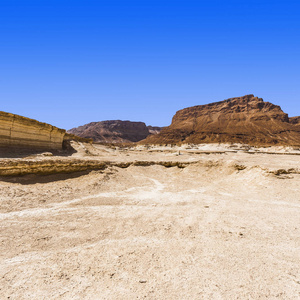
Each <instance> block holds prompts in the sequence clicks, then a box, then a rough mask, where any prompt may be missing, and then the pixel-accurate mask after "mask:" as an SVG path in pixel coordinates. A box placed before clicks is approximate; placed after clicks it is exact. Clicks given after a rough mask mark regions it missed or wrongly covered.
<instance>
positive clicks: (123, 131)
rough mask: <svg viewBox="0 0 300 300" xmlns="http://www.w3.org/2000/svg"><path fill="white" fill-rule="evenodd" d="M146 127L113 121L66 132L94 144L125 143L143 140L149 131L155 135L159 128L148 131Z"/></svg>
mask: <svg viewBox="0 0 300 300" xmlns="http://www.w3.org/2000/svg"><path fill="white" fill-rule="evenodd" d="M148 127H149V126H148ZM148 127H147V126H146V124H145V123H143V122H131V121H120V120H113V121H102V122H92V123H89V124H86V125H83V126H79V127H77V128H73V129H70V130H69V131H68V132H69V133H72V134H75V135H77V136H80V137H83V138H91V139H93V140H94V141H95V142H104V143H127V142H138V141H140V140H143V139H145V138H146V137H147V136H149V134H150V133H151V132H150V131H152V132H153V133H155V132H157V131H158V130H159V127H153V128H152V127H151V128H150V130H149V128H148Z"/></svg>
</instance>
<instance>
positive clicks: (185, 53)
mask: <svg viewBox="0 0 300 300" xmlns="http://www.w3.org/2000/svg"><path fill="white" fill-rule="evenodd" d="M245 94H254V95H255V96H258V97H261V98H263V99H264V100H265V101H270V102H272V103H274V104H277V105H280V106H281V107H282V109H283V110H284V111H285V112H287V113H288V114H289V115H290V116H296V115H300V1H299V0H285V1H277V0H222V1H220V0H219V1H217V0H122V1H120V0H119V1H118V0H80V1H78V0H0V101H1V102H0V103H1V106H0V110H2V111H7V112H12V113H16V114H20V115H24V116H27V117H30V118H34V119H37V120H39V121H43V122H47V123H50V124H52V125H55V126H58V127H61V128H65V129H70V128H72V127H76V126H79V125H83V124H85V123H89V122H92V121H102V120H111V119H120V120H131V121H143V122H145V123H146V124H147V125H158V126H165V125H169V124H170V122H171V118H172V116H173V115H174V114H175V112H176V111H177V110H179V109H182V108H185V107H188V106H193V105H199V104H206V103H209V102H214V101H221V100H224V99H227V98H230V97H236V96H242V95H245Z"/></svg>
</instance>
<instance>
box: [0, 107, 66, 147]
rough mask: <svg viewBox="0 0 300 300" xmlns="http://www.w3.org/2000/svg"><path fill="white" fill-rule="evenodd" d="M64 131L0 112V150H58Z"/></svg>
mask: <svg viewBox="0 0 300 300" xmlns="http://www.w3.org/2000/svg"><path fill="white" fill-rule="evenodd" d="M65 132H66V131H65V130H64V129H59V128H57V127H54V126H52V125H49V124H46V123H42V122H39V121H36V120H33V119H29V118H26V117H22V116H19V115H15V114H11V113H7V112H2V111H1V112H0V149H1V150H7V149H30V150H60V149H62V144H63V139H64V135H65Z"/></svg>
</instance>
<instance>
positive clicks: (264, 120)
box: [143, 95, 300, 145]
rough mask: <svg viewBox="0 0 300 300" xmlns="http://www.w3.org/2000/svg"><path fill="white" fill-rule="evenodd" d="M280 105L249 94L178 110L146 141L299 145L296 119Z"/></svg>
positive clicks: (299, 137) (157, 142) (298, 129)
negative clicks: (290, 116)
mask: <svg viewBox="0 0 300 300" xmlns="http://www.w3.org/2000/svg"><path fill="white" fill-rule="evenodd" d="M291 119H293V120H292V121H290V119H289V117H288V115H287V114H286V113H284V112H283V111H282V110H281V108H280V106H277V105H274V104H272V103H270V102H264V101H263V99H261V98H258V97H254V96H253V95H246V96H243V97H237V98H230V99H227V100H224V101H220V102H215V103H210V104H206V105H198V106H194V107H188V108H185V109H182V110H179V111H178V112H177V113H176V114H175V115H174V117H173V120H172V124H171V125H170V126H168V127H165V128H164V129H163V130H162V131H161V132H160V133H159V134H157V135H155V136H149V137H148V138H147V139H146V140H144V141H143V143H154V144H166V143H167V144H172V143H228V142H229V143H237V142H238V143H248V144H252V145H300V127H299V126H298V125H296V122H297V119H296V118H291Z"/></svg>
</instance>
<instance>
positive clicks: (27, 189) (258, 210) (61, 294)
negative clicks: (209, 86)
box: [0, 142, 300, 299]
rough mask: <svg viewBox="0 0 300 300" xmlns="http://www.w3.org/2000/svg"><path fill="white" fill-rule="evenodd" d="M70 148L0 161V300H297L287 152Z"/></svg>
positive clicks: (298, 181)
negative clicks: (63, 152) (69, 150)
mask: <svg viewBox="0 0 300 300" xmlns="http://www.w3.org/2000/svg"><path fill="white" fill-rule="evenodd" d="M73 147H74V149H75V150H76V151H74V153H73V154H72V155H57V156H51V154H47V153H46V154H44V155H30V156H24V157H19V158H14V157H11V158H2V159H0V173H1V174H2V176H1V178H0V179H1V180H0V199H1V202H0V205H1V206H0V298H1V299H300V268H299V265H300V150H299V149H296V148H291V147H269V148H251V147H246V146H243V145H229V144H203V145H192V146H191V145H182V146H180V147H179V146H176V147H167V146H164V147H163V146H135V147H127V148H126V147H125V148H124V147H123V148H119V147H108V146H104V145H97V144H94V145H90V144H83V143H75V142H74V144H73ZM28 162H29V163H28ZM25 163H26V165H27V166H31V169H30V168H29V169H28V170H25V171H24V172H23V173H20V172H19V171H18V170H21V169H22V164H23V165H24V164H25ZM55 165H60V167H59V168H58V169H53V166H55ZM85 165H86V166H88V167H86V168H85V167H84V166H85ZM18 172H19V173H18Z"/></svg>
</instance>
